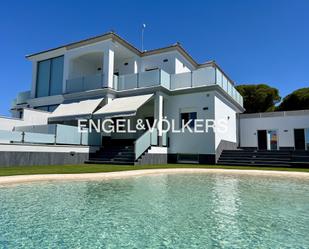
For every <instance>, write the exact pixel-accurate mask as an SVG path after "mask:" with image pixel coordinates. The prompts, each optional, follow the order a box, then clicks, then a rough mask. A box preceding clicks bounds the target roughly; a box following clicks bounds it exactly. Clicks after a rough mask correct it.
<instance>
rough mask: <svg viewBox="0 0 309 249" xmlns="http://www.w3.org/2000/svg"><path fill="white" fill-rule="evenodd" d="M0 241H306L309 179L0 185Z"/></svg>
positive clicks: (271, 244)
mask: <svg viewBox="0 0 309 249" xmlns="http://www.w3.org/2000/svg"><path fill="white" fill-rule="evenodd" d="M0 248H117V249H119V248H186V249H188V248H271V249H274V248H309V181H308V180H307V181H306V180H301V179H297V178H286V177H285V178H282V177H261V176H240V175H220V174H181V175H179V174H178V175H176V174H175V175H156V176H155V175H153V176H143V177H134V178H127V179H117V180H105V181H92V182H91V181H89V182H53V183H33V184H20V185H15V186H5V187H0Z"/></svg>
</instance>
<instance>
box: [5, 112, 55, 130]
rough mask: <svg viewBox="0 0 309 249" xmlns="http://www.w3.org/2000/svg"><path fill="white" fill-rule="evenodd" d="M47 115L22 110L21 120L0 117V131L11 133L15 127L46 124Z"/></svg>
mask: <svg viewBox="0 0 309 249" xmlns="http://www.w3.org/2000/svg"><path fill="white" fill-rule="evenodd" d="M49 115H50V113H49V112H44V111H38V110H32V109H24V114H23V118H22V119H15V118H10V117H0V130H8V131H11V130H13V128H14V127H15V126H24V125H42V124H47V121H48V117H49Z"/></svg>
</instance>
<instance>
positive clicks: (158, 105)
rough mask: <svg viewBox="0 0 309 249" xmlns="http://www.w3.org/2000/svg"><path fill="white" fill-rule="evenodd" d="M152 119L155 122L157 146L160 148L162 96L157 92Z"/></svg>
mask: <svg viewBox="0 0 309 249" xmlns="http://www.w3.org/2000/svg"><path fill="white" fill-rule="evenodd" d="M154 119H155V120H157V127H158V144H159V146H162V128H163V126H162V119H163V95H162V93H160V92H157V93H156V95H155V100H154Z"/></svg>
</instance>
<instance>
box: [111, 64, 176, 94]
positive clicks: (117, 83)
mask: <svg viewBox="0 0 309 249" xmlns="http://www.w3.org/2000/svg"><path fill="white" fill-rule="evenodd" d="M159 85H161V86H164V87H165V88H167V89H169V88H170V75H169V74H168V73H166V72H164V71H163V70H161V69H157V70H151V71H146V72H142V73H136V74H127V75H120V76H115V77H114V88H115V89H116V90H118V91H124V90H130V89H135V88H143V87H153V86H159Z"/></svg>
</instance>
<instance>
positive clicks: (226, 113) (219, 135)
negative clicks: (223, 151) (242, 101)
mask: <svg viewBox="0 0 309 249" xmlns="http://www.w3.org/2000/svg"><path fill="white" fill-rule="evenodd" d="M215 120H216V122H219V121H220V120H223V121H224V122H226V125H227V131H226V132H216V135H215V137H216V149H217V147H218V145H219V144H220V142H221V141H222V140H225V141H229V142H233V143H236V141H237V136H236V135H237V132H236V110H235V108H233V107H232V106H231V104H230V103H229V102H228V101H226V100H225V99H224V98H223V97H222V96H220V95H218V94H216V96H215Z"/></svg>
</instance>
